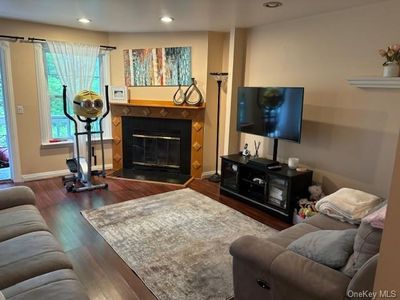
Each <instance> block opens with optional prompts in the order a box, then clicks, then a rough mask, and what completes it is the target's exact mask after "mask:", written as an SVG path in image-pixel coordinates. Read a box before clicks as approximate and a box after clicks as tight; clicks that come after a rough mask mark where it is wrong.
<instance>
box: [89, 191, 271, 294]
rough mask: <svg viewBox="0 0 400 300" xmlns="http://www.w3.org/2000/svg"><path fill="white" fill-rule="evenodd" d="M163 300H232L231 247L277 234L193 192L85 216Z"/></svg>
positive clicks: (92, 211) (116, 206) (115, 206)
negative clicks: (248, 238)
mask: <svg viewBox="0 0 400 300" xmlns="http://www.w3.org/2000/svg"><path fill="white" fill-rule="evenodd" d="M82 215H83V216H84V217H85V218H86V219H87V220H88V221H89V222H90V224H91V225H92V226H93V227H94V228H95V229H96V230H97V231H98V232H99V234H100V235H101V236H102V237H103V238H104V239H105V240H106V241H107V242H108V243H109V244H110V246H111V247H112V248H113V249H114V250H115V251H116V253H117V254H118V255H119V256H120V257H121V258H122V259H123V260H124V261H125V262H126V263H127V264H128V266H129V267H130V268H131V269H132V270H133V271H134V272H135V273H136V274H137V275H138V276H139V277H140V278H141V280H142V281H143V282H144V284H145V285H146V286H147V287H148V288H149V289H150V290H151V291H152V293H153V294H154V295H155V296H156V297H157V298H158V299H160V300H164V299H178V300H179V299H190V300H204V299H209V300H214V299H215V300H217V299H221V300H225V299H227V298H229V297H230V296H232V295H233V282H232V257H231V256H230V254H229V246H230V244H231V243H232V242H233V241H234V240H236V239H237V238H239V237H240V236H243V235H254V236H258V237H260V238H267V237H269V236H271V235H272V234H274V233H275V232H276V230H275V229H272V228H270V227H268V226H266V225H264V224H261V223H259V222H257V221H255V220H253V219H251V218H249V217H247V216H245V215H243V214H242V213H240V212H238V211H236V210H234V209H231V208H229V207H227V206H225V205H223V204H221V203H219V202H217V201H215V200H212V199H210V198H208V197H207V196H204V195H203V194H200V193H198V192H196V191H193V190H191V189H182V190H177V191H172V192H168V193H163V194H158V195H154V196H149V197H144V198H140V199H135V200H130V201H126V202H122V203H118V204H113V205H109V206H105V207H101V208H98V209H90V210H85V211H82Z"/></svg>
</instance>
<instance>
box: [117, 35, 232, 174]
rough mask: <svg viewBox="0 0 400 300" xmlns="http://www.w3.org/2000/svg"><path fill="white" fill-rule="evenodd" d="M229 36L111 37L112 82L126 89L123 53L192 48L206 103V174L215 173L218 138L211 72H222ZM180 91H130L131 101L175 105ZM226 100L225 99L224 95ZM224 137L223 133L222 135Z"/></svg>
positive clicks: (141, 88)
mask: <svg viewBox="0 0 400 300" xmlns="http://www.w3.org/2000/svg"><path fill="white" fill-rule="evenodd" d="M225 39H226V34H224V33H215V32H171V33H110V34H109V44H110V45H113V46H116V47H117V50H115V51H113V52H112V54H111V82H112V84H113V85H125V81H124V64H123V50H125V49H141V48H154V47H182V46H190V47H192V75H193V77H195V78H196V81H197V84H198V87H199V88H200V90H201V92H202V94H203V97H204V98H205V99H206V102H207V103H206V112H205V127H204V136H205V141H204V157H203V160H204V161H203V164H204V169H203V171H204V172H208V171H212V170H214V162H215V150H214V149H215V134H216V126H215V124H216V107H217V106H216V94H217V93H216V92H217V88H216V83H215V82H214V81H213V79H212V78H211V77H210V76H209V75H208V73H209V72H219V71H222V70H221V69H222V64H223V52H224V51H223V50H224V49H225V48H224V40H225ZM176 89H177V87H130V88H129V91H130V99H146V100H154V99H156V100H167V101H171V100H172V97H173V95H174V93H175V91H176ZM222 96H224V95H222ZM222 133H223V132H222Z"/></svg>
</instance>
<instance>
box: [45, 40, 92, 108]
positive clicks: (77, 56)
mask: <svg viewBox="0 0 400 300" xmlns="http://www.w3.org/2000/svg"><path fill="white" fill-rule="evenodd" d="M47 47H48V48H49V51H50V53H51V55H52V57H53V61H54V64H55V67H56V70H57V73H58V76H59V77H60V79H61V82H62V83H63V84H65V85H66V86H67V98H68V100H69V101H72V100H73V98H74V97H75V95H76V94H78V93H79V92H80V91H82V90H90V88H91V86H92V81H93V75H94V71H95V67H96V60H97V57H98V56H99V53H100V47H99V46H93V45H84V44H76V43H65V42H57V41H47Z"/></svg>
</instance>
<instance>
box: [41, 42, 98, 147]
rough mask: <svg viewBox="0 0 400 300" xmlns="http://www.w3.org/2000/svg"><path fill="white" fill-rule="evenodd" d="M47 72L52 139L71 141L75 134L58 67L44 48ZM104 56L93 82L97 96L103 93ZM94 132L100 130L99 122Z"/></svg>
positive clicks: (94, 126)
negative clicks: (64, 107)
mask: <svg viewBox="0 0 400 300" xmlns="http://www.w3.org/2000/svg"><path fill="white" fill-rule="evenodd" d="M43 59H44V65H45V72H46V77H47V88H48V95H49V99H50V118H51V135H50V138H52V139H71V138H73V134H74V125H73V123H72V122H71V121H70V120H69V119H68V118H67V117H66V116H65V114H64V109H63V99H62V92H63V87H62V82H61V80H60V78H59V77H58V74H57V70H56V66H55V65H54V61H53V56H52V55H51V53H50V52H49V51H47V50H46V49H45V48H44V53H43ZM101 61H102V55H99V57H98V58H97V61H96V68H95V71H94V77H93V82H92V86H91V90H92V91H95V92H96V93H97V94H101V93H102V89H103V88H104V86H102V84H101V83H102V80H101V77H102V76H101V73H102V71H103V70H102V66H101ZM68 111H69V112H71V113H72V107H68ZM92 130H93V131H95V130H99V123H98V121H97V122H96V123H94V125H93V128H92Z"/></svg>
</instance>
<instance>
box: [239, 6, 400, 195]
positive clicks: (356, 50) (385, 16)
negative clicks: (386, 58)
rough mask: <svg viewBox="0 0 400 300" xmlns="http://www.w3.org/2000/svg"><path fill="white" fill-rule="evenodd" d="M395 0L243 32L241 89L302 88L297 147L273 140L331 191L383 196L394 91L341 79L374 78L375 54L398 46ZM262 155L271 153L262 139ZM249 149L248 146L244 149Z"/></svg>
mask: <svg viewBox="0 0 400 300" xmlns="http://www.w3.org/2000/svg"><path fill="white" fill-rule="evenodd" d="M399 10H400V2H399V1H383V2H380V3H379V4H374V5H368V6H364V7H358V8H354V9H349V10H343V11H338V12H334V13H329V14H324V15H319V16H314V17H309V18H305V19H299V20H295V21H292V22H285V23H279V24H273V25H268V26H261V27H257V28H254V29H252V30H250V31H249V34H248V46H247V62H246V76H245V84H246V86H304V87H305V106H304V122H303V134H302V141H301V144H300V145H299V144H295V143H289V142H284V141H283V142H280V145H279V152H278V156H280V157H281V159H282V160H286V159H287V158H288V157H290V156H297V157H299V158H300V159H301V163H303V164H305V165H307V166H309V167H310V168H312V169H314V170H315V171H316V176H315V179H317V180H318V181H322V183H323V185H324V187H325V189H326V190H327V191H328V192H331V191H333V190H335V189H337V188H338V187H341V186H351V187H355V188H359V189H362V190H365V191H369V192H372V193H375V194H378V195H381V196H384V197H387V196H388V192H389V187H390V182H391V176H392V168H393V162H394V154H395V149H396V142H397V134H398V130H399V127H400V118H399V115H400V101H399V90H397V89H394V90H389V89H360V88H357V87H354V86H350V85H349V84H348V83H347V81H346V79H347V78H351V77H357V76H381V74H382V63H383V60H382V58H381V57H380V56H379V55H378V52H377V51H378V49H380V48H382V47H385V46H387V45H389V44H391V43H395V42H399V35H398V28H399V27H400V19H399V18H398V11H399ZM254 138H256V139H257V140H262V141H263V146H264V147H263V153H264V155H267V154H272V145H271V143H270V141H269V140H267V139H263V138H259V137H254V136H249V135H243V136H242V144H243V142H244V141H245V140H247V141H249V145H253V139H254ZM251 149H252V147H251Z"/></svg>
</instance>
